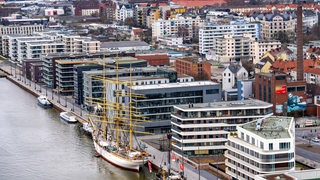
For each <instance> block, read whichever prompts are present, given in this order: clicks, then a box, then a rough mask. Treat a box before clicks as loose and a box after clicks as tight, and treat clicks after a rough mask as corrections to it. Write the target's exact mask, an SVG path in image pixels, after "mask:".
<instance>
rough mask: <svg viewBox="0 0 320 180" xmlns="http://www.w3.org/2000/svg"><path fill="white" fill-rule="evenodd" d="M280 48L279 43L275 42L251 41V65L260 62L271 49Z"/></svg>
mask: <svg viewBox="0 0 320 180" xmlns="http://www.w3.org/2000/svg"><path fill="white" fill-rule="evenodd" d="M279 47H281V42H280V41H276V40H252V41H251V42H250V57H251V58H252V61H253V64H256V63H258V62H259V61H260V58H261V57H262V56H264V55H265V54H266V53H267V52H269V51H270V50H271V49H276V48H279Z"/></svg>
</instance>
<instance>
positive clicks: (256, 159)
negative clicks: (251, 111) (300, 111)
mask: <svg viewBox="0 0 320 180" xmlns="http://www.w3.org/2000/svg"><path fill="white" fill-rule="evenodd" d="M294 131H295V128H294V119H293V117H284V116H270V117H267V118H263V119H259V120H257V121H253V122H249V123H246V124H244V125H240V126H238V127H237V133H236V134H235V135H229V136H228V142H227V143H226V148H227V151H226V152H225V157H226V160H225V164H226V166H227V168H226V173H227V174H228V175H230V176H232V177H233V178H237V179H239V180H247V179H249V180H253V179H254V178H255V175H258V174H269V173H275V172H285V171H293V170H294V169H295V137H294V136H295V133H294Z"/></svg>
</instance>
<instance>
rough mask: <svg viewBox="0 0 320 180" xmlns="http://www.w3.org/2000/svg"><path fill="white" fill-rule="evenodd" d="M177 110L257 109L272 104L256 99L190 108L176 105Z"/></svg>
mask: <svg viewBox="0 0 320 180" xmlns="http://www.w3.org/2000/svg"><path fill="white" fill-rule="evenodd" d="M176 107H177V108H178V109H183V110H184V111H207V110H209V109H211V110H212V109H223V110H225V109H239V108H240V109H243V108H246V109H250V108H254V109H257V108H259V107H272V104H270V103H267V102H264V101H260V100H257V99H248V100H243V101H221V102H212V103H198V104H193V106H192V107H189V105H188V104H187V105H178V106H176Z"/></svg>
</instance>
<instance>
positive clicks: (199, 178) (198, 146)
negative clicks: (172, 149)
mask: <svg viewBox="0 0 320 180" xmlns="http://www.w3.org/2000/svg"><path fill="white" fill-rule="evenodd" d="M198 174H199V180H200V146H198Z"/></svg>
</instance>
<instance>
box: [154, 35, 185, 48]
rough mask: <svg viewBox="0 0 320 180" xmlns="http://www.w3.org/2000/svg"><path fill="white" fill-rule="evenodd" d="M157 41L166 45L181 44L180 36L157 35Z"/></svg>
mask: <svg viewBox="0 0 320 180" xmlns="http://www.w3.org/2000/svg"><path fill="white" fill-rule="evenodd" d="M158 41H159V42H160V44H163V45H166V46H179V45H183V39H182V37H159V38H158Z"/></svg>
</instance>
